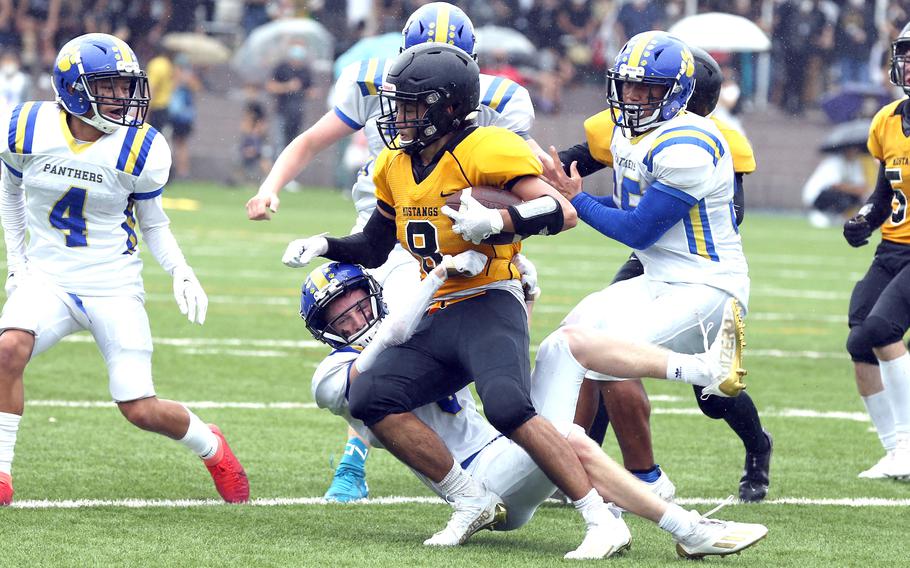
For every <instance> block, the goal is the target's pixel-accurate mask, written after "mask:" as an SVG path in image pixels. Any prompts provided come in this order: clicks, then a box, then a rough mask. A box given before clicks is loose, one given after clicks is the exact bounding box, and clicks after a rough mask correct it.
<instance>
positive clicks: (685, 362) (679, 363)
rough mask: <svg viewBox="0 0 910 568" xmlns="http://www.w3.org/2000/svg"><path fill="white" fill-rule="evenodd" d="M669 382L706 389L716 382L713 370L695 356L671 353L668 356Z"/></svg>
mask: <svg viewBox="0 0 910 568" xmlns="http://www.w3.org/2000/svg"><path fill="white" fill-rule="evenodd" d="M666 378H667V380H670V381H681V382H683V383H688V384H690V385H698V386H700V387H706V386H708V385H710V384H711V383H713V382H714V377H712V376H711V369H709V368H708V365H706V364H705V362H704V361H702V360H701V359H700V358H698V357H696V356H695V355H684V354H682V353H675V352H671V353H670V354H669V355H668V356H667V377H666Z"/></svg>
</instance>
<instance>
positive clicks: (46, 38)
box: [16, 0, 62, 67]
mask: <svg viewBox="0 0 910 568" xmlns="http://www.w3.org/2000/svg"><path fill="white" fill-rule="evenodd" d="M61 2H62V0H19V1H18V2H16V22H17V24H18V27H19V31H20V32H21V33H22V60H23V62H24V63H25V64H26V66H29V67H30V66H32V65H36V64H37V65H41V66H42V67H50V66H51V65H52V64H53V63H54V59H55V58H56V56H57V46H56V45H54V38H55V35H56V33H57V26H58V24H59V21H60V20H59V17H60V5H61Z"/></svg>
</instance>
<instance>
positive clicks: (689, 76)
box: [607, 31, 695, 134]
mask: <svg viewBox="0 0 910 568" xmlns="http://www.w3.org/2000/svg"><path fill="white" fill-rule="evenodd" d="M626 83H641V84H644V85H647V86H649V87H662V88H663V90H665V91H664V92H663V94H662V95H661V96H659V97H651V96H650V91H649V98H648V101H647V102H644V103H641V102H634V103H633V102H626V101H625V100H624V99H623V86H624V85H625V84H626ZM694 88H695V59H694V57H693V56H692V52H691V51H690V50H689V48H688V47H687V46H686V44H685V43H683V42H682V40H680V39H678V38H677V37H675V36H672V35H670V34H668V33H666V32H660V31H650V32H643V33H640V34H638V35H636V36H634V37H633V38H632V39H630V40H629V41H628V42H627V43H626V45H625V46H623V48H622V51H620V52H619V55H617V56H616V60H615V62H614V63H613V67H611V68H610V69H608V70H607V100H608V101H609V103H610V108H611V109H612V111H613V120H614V121H615V122H616V124H618V125H619V126H621V127H622V128H624V129H627V130H631V131H632V133H633V134H641V133H643V132H646V131H648V130H651V129H653V128H656V127H657V126H660V125H661V124H663V123H664V122H666V121H668V120H670V119H671V118H673V117H675V116H676V115H677V114H679V113H680V111H682V110H683V109H685V108H686V103H687V102H688V101H689V97H691V96H692V91H693V90H694Z"/></svg>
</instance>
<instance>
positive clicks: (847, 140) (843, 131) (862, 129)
mask: <svg viewBox="0 0 910 568" xmlns="http://www.w3.org/2000/svg"><path fill="white" fill-rule="evenodd" d="M871 125H872V121H871V120H870V119H868V118H858V119H856V120H851V121H850V122H845V123H843V124H839V125H837V127H835V128H834V129H833V130H831V132H830V133H828V136H826V137H825V141H824V142H822V145H821V146H819V148H818V149H819V150H821V151H822V152H837V151H839V150H844V149H846V148H850V147H855V146H859V147H862V148H865V147H866V140H868V138H869V126H871Z"/></svg>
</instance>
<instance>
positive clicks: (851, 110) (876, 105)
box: [821, 83, 893, 122]
mask: <svg viewBox="0 0 910 568" xmlns="http://www.w3.org/2000/svg"><path fill="white" fill-rule="evenodd" d="M892 98H893V97H892V96H891V93H889V92H888V90H887V89H886V88H885V87H882V86H878V85H867V84H865V83H847V84H845V85H844V86H843V87H842V88H840V89H838V90H837V91H835V92H833V93H829V94H827V95H825V96H824V97H823V98H822V101H821V106H822V110H823V111H825V114H827V115H828V118H830V119H831V120H832V121H833V122H846V121H848V120H852V119H854V118H857V117H860V116H872V115H874V114H875V112H876V111H877V110H878V109H880V108H881V107H883V106H885V105H886V104H888V103H889V102H891V100H892Z"/></svg>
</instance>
